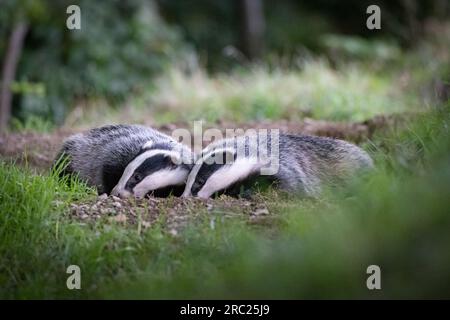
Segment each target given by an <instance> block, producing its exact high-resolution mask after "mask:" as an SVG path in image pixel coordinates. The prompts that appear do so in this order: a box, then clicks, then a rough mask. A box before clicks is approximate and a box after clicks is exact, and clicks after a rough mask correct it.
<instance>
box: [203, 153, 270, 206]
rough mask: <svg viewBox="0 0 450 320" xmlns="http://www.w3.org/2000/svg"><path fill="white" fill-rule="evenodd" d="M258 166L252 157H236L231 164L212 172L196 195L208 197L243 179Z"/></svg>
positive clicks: (257, 168)
mask: <svg viewBox="0 0 450 320" xmlns="http://www.w3.org/2000/svg"><path fill="white" fill-rule="evenodd" d="M260 167H261V164H259V163H258V162H257V161H256V159H254V158H241V159H236V161H235V162H234V163H233V164H232V165H225V166H224V167H222V168H220V169H219V170H217V171H216V172H214V173H213V174H212V175H211V177H209V179H208V180H207V181H206V183H205V185H204V186H203V187H202V188H201V189H200V191H199V192H198V193H197V196H198V197H199V198H204V199H206V198H209V197H211V196H212V195H213V194H214V193H215V192H217V191H221V190H224V189H226V188H227V187H229V186H230V185H232V184H233V183H235V182H238V181H240V180H244V179H245V178H246V177H248V176H249V175H250V174H252V173H254V172H256V170H259V169H260Z"/></svg>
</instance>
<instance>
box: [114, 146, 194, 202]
mask: <svg viewBox="0 0 450 320" xmlns="http://www.w3.org/2000/svg"><path fill="white" fill-rule="evenodd" d="M181 151H182V150H166V149H160V148H158V147H157V146H152V144H151V143H148V144H146V145H144V147H143V150H142V151H141V153H140V154H139V155H138V156H137V157H136V158H134V159H133V160H132V161H131V162H130V163H129V164H128V165H127V166H126V168H125V170H124V172H123V174H122V177H121V178H120V180H119V182H118V183H117V185H116V186H115V187H114V188H113V190H112V191H111V194H112V195H114V196H119V197H129V196H134V197H136V198H142V197H144V196H145V195H147V194H152V193H153V194H154V195H157V196H166V195H168V194H170V193H174V194H176V193H177V190H180V188H181V190H182V188H183V187H184V184H185V183H186V179H187V176H188V174H189V171H190V167H191V165H189V164H186V163H183V161H182V155H181V154H180V152H181Z"/></svg>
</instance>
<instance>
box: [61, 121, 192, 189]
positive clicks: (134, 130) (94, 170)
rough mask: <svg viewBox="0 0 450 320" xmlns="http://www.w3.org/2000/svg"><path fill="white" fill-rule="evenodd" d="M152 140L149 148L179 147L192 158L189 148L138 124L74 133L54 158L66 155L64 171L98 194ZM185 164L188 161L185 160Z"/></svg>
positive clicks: (112, 185) (184, 154)
mask: <svg viewBox="0 0 450 320" xmlns="http://www.w3.org/2000/svg"><path fill="white" fill-rule="evenodd" d="M148 142H152V146H151V148H158V149H167V150H174V149H177V150H179V152H180V154H181V155H182V157H186V158H189V157H192V153H191V151H190V149H189V148H187V147H185V146H183V145H181V144H180V143H178V142H177V141H175V140H174V139H173V138H171V137H170V136H167V135H165V134H163V133H160V132H158V131H156V130H154V129H152V128H149V127H145V126H141V125H108V126H103V127H100V128H95V129H91V130H89V131H87V132H84V133H79V134H75V135H73V136H71V137H69V138H68V139H67V140H65V142H64V144H63V146H62V149H61V151H60V153H59V154H58V156H57V158H56V159H57V160H58V159H61V158H63V157H62V156H63V155H65V156H67V157H68V165H67V167H66V169H65V170H64V172H63V174H71V173H75V174H77V175H78V176H79V178H81V179H82V180H84V181H86V182H87V183H88V185H90V186H94V187H96V188H97V190H98V192H99V194H101V193H105V192H106V193H110V191H111V190H112V188H113V187H114V186H115V185H116V183H117V182H118V181H119V179H120V177H121V176H122V173H123V171H124V169H125V167H126V166H127V164H128V163H129V162H130V161H132V160H133V159H134V158H135V157H136V156H137V155H138V154H139V153H140V152H142V147H143V146H144V145H145V144H146V143H148ZM186 163H187V162H186Z"/></svg>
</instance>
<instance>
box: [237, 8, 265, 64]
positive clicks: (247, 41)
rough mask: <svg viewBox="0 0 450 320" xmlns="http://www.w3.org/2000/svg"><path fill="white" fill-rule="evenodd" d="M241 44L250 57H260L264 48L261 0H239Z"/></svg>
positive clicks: (263, 22)
mask: <svg viewBox="0 0 450 320" xmlns="http://www.w3.org/2000/svg"><path fill="white" fill-rule="evenodd" d="M239 6H240V7H239V11H240V16H241V46H242V51H243V52H244V54H245V55H246V56H247V57H248V58H249V59H250V60H255V59H259V58H261V56H262V54H263V50H264V28H265V21H264V12H263V4H262V0H240V1H239Z"/></svg>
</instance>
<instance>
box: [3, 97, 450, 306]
mask: <svg viewBox="0 0 450 320" xmlns="http://www.w3.org/2000/svg"><path fill="white" fill-rule="evenodd" d="M449 111H450V110H449V107H448V106H447V107H445V108H443V109H437V110H435V111H430V112H429V113H428V114H425V115H421V116H420V118H419V119H418V120H417V121H415V122H414V123H411V125H410V126H409V127H408V128H407V129H406V130H403V131H401V132H392V133H390V134H389V135H387V136H380V137H378V138H377V139H375V140H374V141H373V142H371V143H370V144H367V145H366V148H367V149H368V150H369V151H370V152H371V154H372V155H373V156H374V158H375V159H376V165H377V169H376V170H375V172H373V174H371V175H370V176H369V177H368V178H367V180H364V181H355V182H354V183H353V184H352V185H351V186H349V187H348V188H346V189H345V190H342V191H330V192H328V193H326V194H325V195H323V197H321V198H320V199H318V200H315V201H312V200H301V199H297V198H295V197H292V196H290V197H287V196H285V195H277V194H273V193H269V194H263V195H261V196H262V197H265V199H266V202H267V204H268V206H269V208H270V209H271V212H273V215H274V223H273V224H271V225H259V226H254V225H249V224H248V223H246V221H243V220H242V219H239V218H236V219H223V214H222V213H221V212H207V211H206V210H205V212H204V213H202V214H201V218H199V219H197V220H195V221H192V222H191V223H190V224H189V226H188V227H187V228H186V229H185V230H184V231H183V232H181V233H180V234H178V236H176V237H174V236H173V235H171V234H170V233H168V232H166V231H165V230H164V224H163V221H161V224H156V225H153V226H152V227H151V228H150V229H148V230H147V231H146V232H143V233H138V232H137V230H136V229H135V228H131V227H124V226H123V225H119V224H111V223H106V222H102V221H100V222H95V223H90V224H89V223H82V222H79V221H76V220H73V219H70V217H69V209H68V208H69V204H70V203H72V202H74V201H77V202H80V201H81V202H82V201H85V200H87V199H90V198H91V197H93V196H94V195H93V193H92V191H90V190H89V189H86V188H85V187H84V186H83V185H81V184H79V183H74V184H72V186H71V187H67V186H66V185H65V184H63V183H60V182H58V181H57V180H56V179H55V178H54V177H52V176H48V175H36V174H32V173H31V172H30V171H28V170H25V171H24V170H23V169H22V168H18V167H15V166H14V165H10V164H5V163H1V165H0V176H1V177H2V179H1V180H0V212H1V213H2V214H1V215H0V257H1V258H0V297H1V298H69V297H76V298H94V297H98V298H381V297H383V298H388V297H389V298H431V297H439V298H449V297H450V273H449V272H448V270H449V269H450V233H449V232H448V230H449V228H450V216H449V211H448V210H449V207H450V165H449V163H450V136H449V124H450V116H449V114H450V113H449ZM212 220H214V223H212ZM71 264H77V265H79V266H80V267H81V270H82V273H81V277H82V278H81V279H82V289H81V290H78V291H77V290H73V291H70V290H68V289H67V288H66V279H67V276H68V274H66V273H65V270H66V268H67V266H68V265H71ZM372 264H376V265H379V266H380V267H381V270H382V290H380V291H376V290H375V291H369V290H367V288H366V279H367V276H368V275H367V274H366V268H367V267H368V266H369V265H372Z"/></svg>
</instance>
